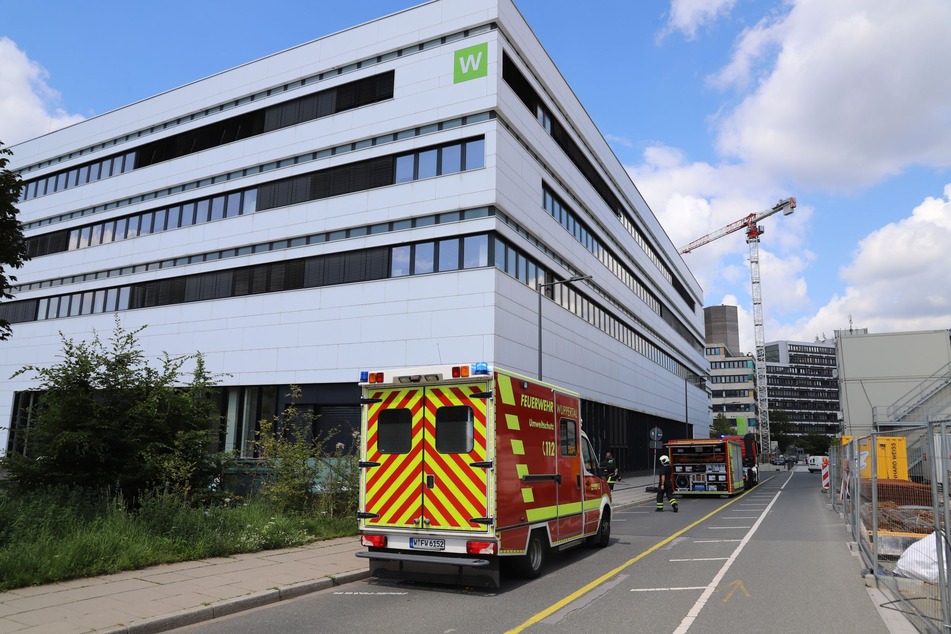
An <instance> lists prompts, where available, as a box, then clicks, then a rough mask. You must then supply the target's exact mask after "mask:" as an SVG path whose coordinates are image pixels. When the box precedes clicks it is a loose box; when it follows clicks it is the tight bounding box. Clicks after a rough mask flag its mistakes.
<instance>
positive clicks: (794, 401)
mask: <svg viewBox="0 0 951 634" xmlns="http://www.w3.org/2000/svg"><path fill="white" fill-rule="evenodd" d="M835 350H836V347H835V342H834V341H831V342H829V341H816V342H813V343H806V342H796V341H774V342H771V343H767V344H766V381H767V384H766V385H767V395H768V397H769V411H770V420H772V416H773V412H778V411H782V412H785V413H786V416H787V417H788V418H789V422H790V424H791V425H792V427H791V429H790V433H791V434H792V435H795V436H801V435H805V434H812V433H815V434H827V435H835V434H837V433H839V426H840V425H839V423H840V409H841V406H840V405H839V385H838V378H837V376H838V369H837V362H836V353H835Z"/></svg>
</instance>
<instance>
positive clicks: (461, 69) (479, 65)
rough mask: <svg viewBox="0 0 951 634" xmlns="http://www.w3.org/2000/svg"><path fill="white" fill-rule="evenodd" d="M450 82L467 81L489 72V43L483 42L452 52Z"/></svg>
mask: <svg viewBox="0 0 951 634" xmlns="http://www.w3.org/2000/svg"><path fill="white" fill-rule="evenodd" d="M452 58H453V74H452V83H454V84H458V83H459V82H463V81H469V80H470V79H477V78H479V77H485V76H486V75H488V74H489V44H488V42H484V43H482V44H476V45H475V46H470V47H469V48H462V49H459V50H458V51H456V52H455V53H453V56H452Z"/></svg>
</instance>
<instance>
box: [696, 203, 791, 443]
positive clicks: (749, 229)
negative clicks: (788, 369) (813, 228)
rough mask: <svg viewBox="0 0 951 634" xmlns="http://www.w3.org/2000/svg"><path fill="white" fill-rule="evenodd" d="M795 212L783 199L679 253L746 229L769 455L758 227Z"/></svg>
mask: <svg viewBox="0 0 951 634" xmlns="http://www.w3.org/2000/svg"><path fill="white" fill-rule="evenodd" d="M795 209H796V199H795V198H785V199H783V200H780V201H779V202H778V203H776V204H775V205H774V206H773V207H772V208H770V209H766V210H764V211H761V212H759V213H752V214H750V215H748V216H745V217H743V218H740V219H739V220H737V221H735V222H731V223H730V224H728V225H727V226H725V227H723V228H721V229H717V230H716V231H713V232H711V233H708V234H707V235H705V236H703V237H702V238H697V239H696V240H694V241H693V242H691V243H690V244H688V245H687V246H685V247H683V248H682V249H681V250H680V252H681V253H690V252H691V251H693V250H694V249H696V248H697V247H701V246H703V245H705V244H709V243H710V242H713V241H714V240H716V239H718V238H722V237H723V236H725V235H729V234H731V233H734V232H735V231H739V230H740V229H746V243H747V245H749V250H750V282H751V284H752V286H753V329H754V333H755V339H756V410H757V423H758V425H759V435H760V447H761V451H769V449H770V434H769V395H768V391H767V389H766V335H765V332H764V328H763V293H762V289H761V288H760V273H759V237H760V235H762V233H763V227H761V226H759V225H758V224H757V223H758V222H759V221H760V220H763V219H764V218H768V217H770V216H772V215H773V214H775V213H779V212H780V211H782V212H783V214H784V215H786V216H788V215H789V214H791V213H792V212H793V211H794V210H795Z"/></svg>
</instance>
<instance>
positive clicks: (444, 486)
mask: <svg viewBox="0 0 951 634" xmlns="http://www.w3.org/2000/svg"><path fill="white" fill-rule="evenodd" d="M360 385H361V386H362V391H363V404H364V405H363V417H362V428H361V434H362V436H361V445H362V447H361V455H360V467H361V471H362V473H361V478H360V508H359V512H358V514H357V515H358V519H359V529H360V535H361V543H362V544H363V545H364V546H366V547H367V550H366V551H365V552H359V553H357V556H358V557H365V558H367V559H369V565H370V574H371V575H373V576H377V577H396V578H404V579H422V580H426V581H436V582H444V583H446V582H448V583H466V584H471V585H487V586H494V587H498V585H499V582H500V576H501V575H500V572H499V570H500V560H507V561H510V562H511V563H512V564H513V567H514V568H515V571H516V572H519V573H520V574H521V575H523V576H526V577H529V578H532V577H537V576H538V575H539V574H540V573H541V570H542V566H543V564H544V562H545V559H546V557H547V555H548V553H549V552H550V551H551V550H564V549H567V548H571V547H573V546H577V545H580V544H584V543H587V544H589V545H592V546H599V547H603V546H606V545H607V544H608V541H609V539H610V535H611V492H610V490H609V488H608V485H607V481H606V478H605V474H603V473H602V472H601V469H600V467H599V465H598V460H597V456H596V454H595V453H594V451H593V449H592V447H591V445H590V443H589V441H588V439H587V437H586V436H585V434H584V432H583V431H582V430H581V418H580V399H579V396H578V394H575V393H573V392H570V391H567V390H563V389H559V388H557V387H555V386H553V385H549V384H547V383H542V382H539V381H535V380H532V379H529V378H527V377H524V376H520V375H518V374H515V373H513V372H508V371H506V370H502V369H500V368H493V367H492V366H490V365H488V364H486V363H473V364H464V365H454V366H432V367H423V368H410V369H401V370H382V371H367V372H363V373H361V377H360Z"/></svg>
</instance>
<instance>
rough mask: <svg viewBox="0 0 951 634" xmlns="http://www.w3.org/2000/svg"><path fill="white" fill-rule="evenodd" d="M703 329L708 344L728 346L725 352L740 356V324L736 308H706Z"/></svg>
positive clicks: (721, 306) (722, 306)
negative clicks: (714, 343)
mask: <svg viewBox="0 0 951 634" xmlns="http://www.w3.org/2000/svg"><path fill="white" fill-rule="evenodd" d="M703 329H704V336H705V340H706V341H707V343H711V342H716V343H719V344H721V345H723V346H726V350H725V352H726V353H727V354H729V355H733V356H738V355H740V354H742V351H741V350H740V324H739V319H738V318H737V308H736V306H725V305H722V304H721V305H720V306H706V307H705V308H704V309H703Z"/></svg>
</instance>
